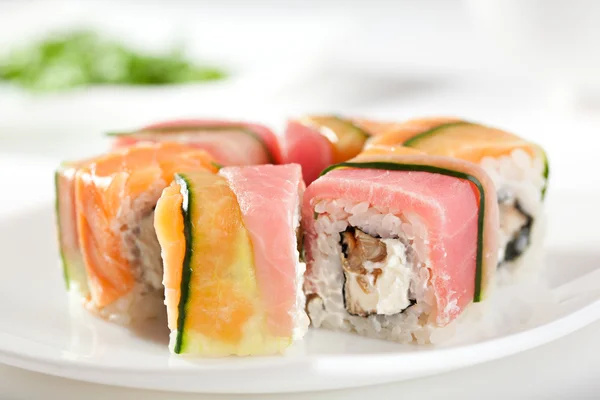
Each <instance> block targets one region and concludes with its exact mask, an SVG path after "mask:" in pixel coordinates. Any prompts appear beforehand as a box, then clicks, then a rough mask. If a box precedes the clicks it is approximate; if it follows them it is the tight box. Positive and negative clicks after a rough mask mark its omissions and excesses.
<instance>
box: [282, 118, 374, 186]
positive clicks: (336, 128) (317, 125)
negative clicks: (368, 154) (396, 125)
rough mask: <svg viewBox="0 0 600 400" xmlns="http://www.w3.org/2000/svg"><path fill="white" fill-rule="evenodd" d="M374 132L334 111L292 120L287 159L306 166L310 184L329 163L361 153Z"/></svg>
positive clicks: (307, 178) (307, 181)
mask: <svg viewBox="0 0 600 400" xmlns="http://www.w3.org/2000/svg"><path fill="white" fill-rule="evenodd" d="M370 136H371V134H370V133H369V132H368V131H367V130H365V129H362V128H361V127H360V126H359V125H357V124H355V123H354V122H353V121H351V120H350V119H345V118H342V117H338V116H333V115H318V116H306V117H303V118H299V119H294V120H290V121H288V124H287V127H286V130H285V143H286V145H285V148H286V156H285V158H286V161H287V162H288V163H297V164H300V165H301V166H302V175H303V176H304V181H305V182H306V184H307V185H309V184H310V183H311V182H312V181H314V180H315V179H317V178H318V177H319V174H320V173H321V172H322V171H323V170H324V169H325V168H327V167H328V166H330V165H332V164H336V163H340V162H343V161H346V160H349V159H350V158H352V157H355V156H356V155H358V153H360V152H361V150H362V149H363V146H364V144H365V142H366V141H367V139H368V138H369V137H370Z"/></svg>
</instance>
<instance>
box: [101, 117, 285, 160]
mask: <svg viewBox="0 0 600 400" xmlns="http://www.w3.org/2000/svg"><path fill="white" fill-rule="evenodd" d="M231 130H238V131H240V132H243V133H245V134H247V135H250V136H251V137H252V138H253V139H254V140H256V141H257V142H258V143H259V144H260V145H261V146H262V148H263V150H264V151H265V154H266V155H267V158H268V159H269V162H270V163H272V164H275V156H274V155H273V153H272V152H271V149H270V148H269V146H268V145H267V143H265V141H264V140H263V138H262V137H261V136H260V135H259V134H257V133H256V132H254V131H253V130H252V129H249V128H248V127H245V126H243V125H229V126H225V125H207V126H198V125H182V126H166V127H161V128H149V129H141V130H138V131H127V132H107V133H106V134H105V135H106V136H110V137H127V136H137V135H144V134H147V133H155V134H165V135H168V134H173V133H183V132H193V131H200V132H203V133H219V132H222V131H231Z"/></svg>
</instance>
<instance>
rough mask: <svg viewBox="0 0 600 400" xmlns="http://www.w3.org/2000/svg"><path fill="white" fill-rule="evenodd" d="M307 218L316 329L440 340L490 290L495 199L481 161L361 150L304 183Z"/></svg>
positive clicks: (309, 289) (310, 305) (308, 279)
mask: <svg viewBox="0 0 600 400" xmlns="http://www.w3.org/2000/svg"><path fill="white" fill-rule="evenodd" d="M302 218H303V219H302V225H303V229H304V231H305V237H304V250H305V258H306V262H307V272H306V275H305V285H304V289H305V293H306V298H307V310H308V314H309V317H310V320H311V323H312V325H313V326H314V327H317V328H318V327H322V328H327V329H333V330H339V331H348V332H356V333H358V334H359V335H363V336H367V337H372V338H378V339H385V340H391V341H396V342H402V343H413V342H415V343H439V342H441V341H443V340H445V339H448V338H449V337H451V336H452V333H453V329H454V328H455V327H456V321H457V320H458V317H459V316H461V315H462V314H463V313H464V311H465V310H466V309H467V308H469V307H471V305H472V303H477V302H480V301H482V300H484V299H485V298H486V296H487V295H488V294H489V289H490V288H491V283H492V282H493V278H494V274H495V271H496V263H497V254H498V251H497V240H498V238H497V230H498V224H499V222H498V203H497V202H496V192H495V188H494V185H493V183H492V181H491V180H490V178H489V177H488V176H487V174H486V173H485V172H484V171H483V169H481V168H480V167H478V166H477V165H475V164H472V163H468V162H465V161H462V160H457V159H452V158H449V157H440V156H431V155H427V154H424V153H422V152H420V151H417V150H414V149H406V148H402V147H398V148H396V149H393V150H391V151H389V152H385V151H369V152H367V153H362V154H361V155H360V156H358V157H357V158H355V159H353V160H350V161H348V162H345V163H341V164H337V165H333V166H331V167H329V168H328V169H326V170H325V171H324V173H323V175H322V176H321V177H320V178H318V179H317V180H316V181H314V182H313V183H312V184H311V185H310V186H309V187H308V188H307V190H306V193H305V196H304V201H303V211H302Z"/></svg>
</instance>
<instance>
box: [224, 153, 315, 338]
mask: <svg viewBox="0 0 600 400" xmlns="http://www.w3.org/2000/svg"><path fill="white" fill-rule="evenodd" d="M220 174H221V175H222V176H224V177H225V178H226V179H227V181H228V182H229V185H230V187H231V190H232V191H233V192H234V193H235V195H236V197H237V199H238V203H239V204H240V208H241V211H242V218H243V221H244V225H245V226H246V229H248V232H249V234H250V238H251V240H252V245H253V249H254V263H255V265H256V278H257V281H258V286H259V291H260V293H261V295H262V297H263V299H264V302H265V305H266V307H267V318H268V322H267V324H268V327H269V329H271V331H272V332H273V334H275V335H278V336H288V335H290V334H291V333H292V329H293V327H294V319H295V317H296V316H295V313H294V312H290V311H294V309H295V303H296V298H297V288H298V284H299V282H298V280H299V279H301V276H297V275H296V274H297V271H296V270H295V269H294V268H292V267H293V266H295V265H296V264H297V262H298V249H297V245H296V243H297V241H296V234H297V230H298V226H297V220H298V217H299V212H300V209H299V208H300V202H299V196H301V195H302V191H303V189H304V184H303V182H302V172H301V170H300V166H299V165H297V164H288V165H285V166H277V167H275V166H269V165H263V166H256V167H245V168H239V167H227V168H223V169H221V171H220Z"/></svg>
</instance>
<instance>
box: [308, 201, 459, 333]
mask: <svg viewBox="0 0 600 400" xmlns="http://www.w3.org/2000/svg"><path fill="white" fill-rule="evenodd" d="M313 211H314V217H315V218H316V220H315V232H314V234H315V237H314V238H313V239H310V240H307V242H306V246H307V256H308V257H309V259H310V260H312V261H311V267H310V269H309V271H308V273H307V274H306V275H305V284H304V289H305V293H306V309H307V312H308V314H309V317H310V320H311V324H312V326H314V327H316V328H319V327H322V328H327V329H334V330H342V331H349V332H352V331H354V332H357V333H359V334H361V335H365V336H369V337H373V338H380V339H385V340H393V341H396V342H400V343H411V342H418V343H431V342H438V341H442V340H444V338H447V337H448V336H451V335H452V332H453V329H454V328H453V324H449V325H440V324H439V323H438V322H437V320H436V317H435V311H436V306H437V303H436V298H435V293H434V289H433V287H432V285H431V278H432V273H431V269H430V260H429V238H428V231H427V228H426V226H425V224H424V221H423V220H422V219H421V217H420V216H419V215H417V214H415V213H412V212H402V211H401V210H395V209H394V210H389V209H380V208H376V207H374V206H372V205H370V204H369V203H368V202H366V201H363V202H354V201H352V200H349V199H335V200H321V201H319V202H317V203H316V204H315V205H314V209H313Z"/></svg>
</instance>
